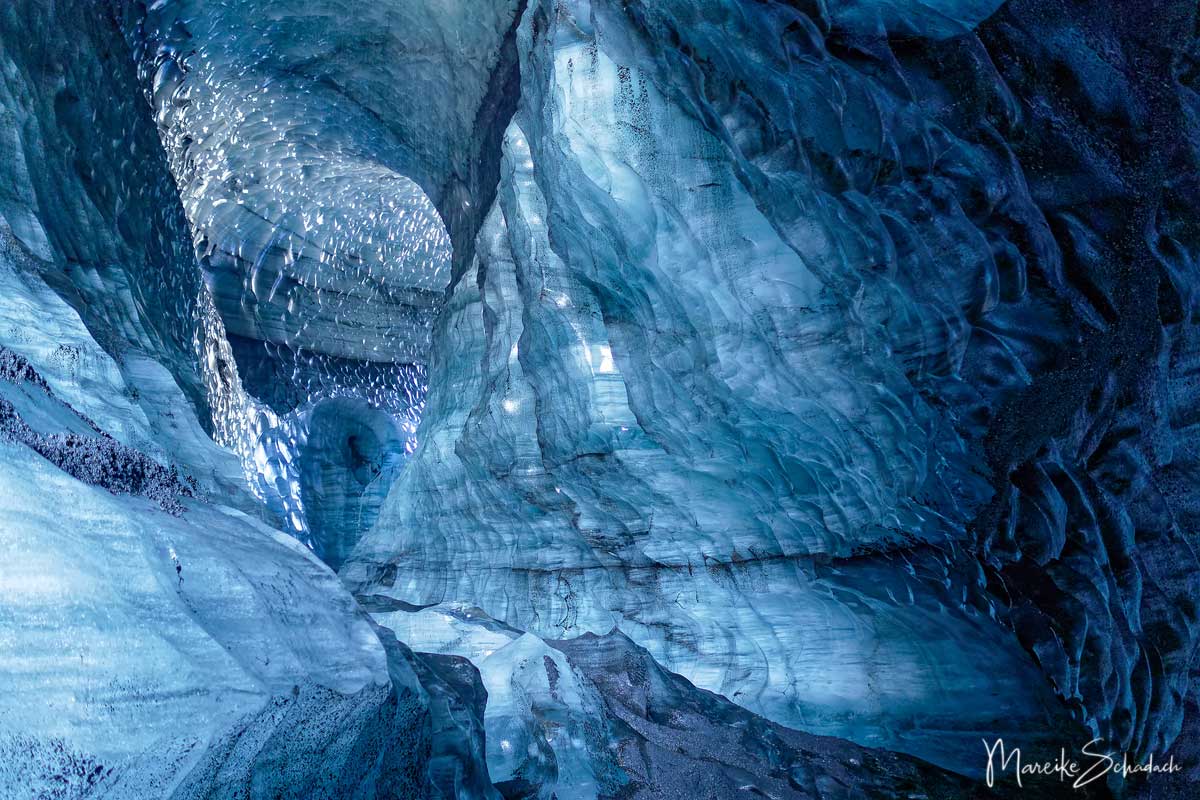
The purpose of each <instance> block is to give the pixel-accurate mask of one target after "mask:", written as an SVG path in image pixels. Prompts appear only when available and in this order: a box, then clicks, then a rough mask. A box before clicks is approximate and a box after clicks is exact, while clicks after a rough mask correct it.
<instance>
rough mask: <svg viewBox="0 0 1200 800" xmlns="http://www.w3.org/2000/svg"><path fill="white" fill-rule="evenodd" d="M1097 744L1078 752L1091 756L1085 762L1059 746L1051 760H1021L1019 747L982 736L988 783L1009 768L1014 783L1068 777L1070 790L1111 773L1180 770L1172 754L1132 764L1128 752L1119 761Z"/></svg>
mask: <svg viewBox="0 0 1200 800" xmlns="http://www.w3.org/2000/svg"><path fill="white" fill-rule="evenodd" d="M1099 744H1100V740H1099V739H1092V740H1091V741H1090V742H1088V743H1087V744H1085V745H1084V746H1083V747H1081V748H1080V753H1081V754H1082V755H1083V756H1085V757H1086V758H1088V759H1090V761H1087V762H1084V763H1080V761H1078V760H1076V759H1074V758H1068V757H1067V749H1066V748H1065V747H1063V748H1061V749H1060V750H1059V752H1058V756H1057V757H1056V758H1054V759H1052V760H1044V761H1024V760H1022V758H1021V748H1019V747H1014V748H1012V749H1011V750H1009V749H1007V748H1006V747H1005V746H1004V740H1003V739H996V740H995V741H994V742H992V743H991V744H988V741H987V739H984V740H983V747H984V750H985V751H986V752H987V785H988V786H989V787H991V786H994V785H995V782H996V775H997V773H999V774H1003V773H1004V772H1006V771H1009V770H1010V769H1011V771H1012V773H1013V775H1015V776H1016V779H1017V786H1022V785H1023V784H1022V782H1021V781H1022V778H1023V777H1027V776H1033V775H1037V776H1058V779H1059V781H1062V782H1064V783H1065V782H1066V781H1068V780H1069V781H1071V788H1073V789H1079V788H1082V787H1084V786H1087V785H1088V784H1089V783H1091V782H1092V781H1096V780H1099V779H1100V778H1103V777H1104V776H1105V775H1108V774H1110V773H1111V774H1113V775H1119V776H1121V777H1122V778H1125V777H1128V776H1129V775H1137V774H1143V775H1150V774H1153V773H1175V772H1181V771H1182V770H1183V767H1181V766H1179V765H1178V764H1176V763H1175V756H1173V755H1172V756H1170V757H1168V758H1167V760H1166V761H1165V762H1162V763H1155V761H1154V756H1153V754H1151V755H1150V757H1149V758H1148V759H1147V760H1146V761H1145V762H1144V763H1140V764H1139V763H1137V762H1134V763H1132V764H1131V763H1130V762H1129V754H1128V753H1122V754H1121V758H1120V760H1119V761H1118V759H1117V758H1116V757H1115V756H1113V755H1110V754H1108V753H1102V752H1099V751H1098V750H1096V749H1095V748H1097V747H1098V746H1099Z"/></svg>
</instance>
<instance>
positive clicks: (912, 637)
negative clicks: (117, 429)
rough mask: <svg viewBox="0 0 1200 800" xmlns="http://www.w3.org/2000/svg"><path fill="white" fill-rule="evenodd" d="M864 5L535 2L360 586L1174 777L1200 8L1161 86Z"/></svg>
mask: <svg viewBox="0 0 1200 800" xmlns="http://www.w3.org/2000/svg"><path fill="white" fill-rule="evenodd" d="M850 7H851V4H837V3H828V4H820V3H808V4H806V3H756V4H742V3H726V2H715V1H714V2H683V1H682V0H663V2H655V3H618V2H609V1H608V0H594V2H584V0H577V1H574V2H530V3H529V5H528V7H527V9H526V11H525V14H524V15H523V17H522V22H521V25H520V27H519V29H518V47H517V50H518V52H519V53H520V57H521V61H520V80H521V94H520V101H519V105H518V108H517V111H516V113H515V116H514V117H513V120H512V122H511V124H510V125H509V127H508V129H507V131H506V134H505V137H504V141H503V160H502V167H501V181H500V186H499V190H498V192H497V197H496V200H495V202H494V204H493V205H492V206H491V207H490V209H489V211H488V213H487V215H486V217H485V222H484V225H483V227H482V229H481V231H480V234H479V236H478V239H477V240H476V246H475V249H474V253H473V261H472V262H471V264H470V265H469V266H467V267H466V268H465V272H464V274H463V275H462V277H461V278H458V279H457V280H456V282H455V284H454V286H453V289H452V293H451V296H450V300H449V303H448V306H447V308H446V310H445V312H444V313H443V315H442V316H441V317H440V318H439V320H438V323H437V326H436V328H435V331H434V339H433V341H434V344H433V354H434V357H433V360H432V362H431V365H430V372H429V380H430V390H429V395H428V398H427V405H426V409H425V414H424V418H423V421H422V427H421V429H420V432H419V434H418V439H419V444H418V447H417V450H416V452H415V453H414V454H413V456H412V459H411V460H410V462H409V464H408V466H407V467H406V469H405V471H404V472H403V474H402V475H401V477H400V478H399V480H398V481H397V483H396V484H395V485H394V487H393V489H392V491H391V493H390V494H389V496H388V498H387V500H386V501H385V502H384V504H383V506H382V508H381V511H380V515H379V518H378V520H377V522H376V524H375V526H374V528H372V529H371V531H369V532H368V533H367V534H366V536H365V537H364V538H363V540H362V541H361V542H360V543H359V545H358V546H357V548H356V549H355V551H354V553H353V555H352V556H351V558H350V560H349V561H348V562H347V563H346V564H345V565H344V566H343V568H342V569H341V574H342V576H343V578H344V579H345V580H346V581H347V582H348V583H349V584H350V585H351V586H352V587H353V588H354V590H355V591H356V593H362V594H370V595H386V596H390V597H392V598H395V599H397V600H400V601H404V602H407V603H412V604H428V603H438V602H447V601H461V602H467V603H470V604H473V605H476V606H478V607H479V608H481V609H482V610H483V611H484V612H486V613H487V614H488V615H490V616H492V617H494V618H496V619H498V620H501V621H502V622H504V623H505V624H508V625H511V626H513V627H514V628H517V629H519V630H524V631H529V632H531V633H533V634H536V635H538V636H542V637H546V638H562V637H572V636H577V635H579V634H581V633H584V632H593V633H598V634H602V633H606V632H608V631H609V630H610V629H611V628H613V627H614V626H615V627H617V628H618V629H619V630H620V631H621V632H622V633H624V634H625V635H627V636H628V637H630V638H631V639H632V640H633V641H635V642H637V643H638V644H639V645H641V646H643V647H645V648H646V649H647V650H648V651H649V652H650V653H651V654H652V655H653V657H654V658H655V659H656V660H657V661H658V662H659V663H660V664H662V665H663V666H664V667H666V668H667V669H669V670H671V671H673V672H676V673H679V674H680V675H683V676H684V677H686V678H687V679H689V680H690V681H692V682H693V683H695V684H696V685H697V686H699V687H702V688H704V689H708V690H710V691H713V692H717V693H720V694H722V695H724V696H726V697H729V698H730V699H732V700H733V701H735V702H737V703H739V704H740V705H742V706H744V707H746V708H748V709H750V710H753V711H755V712H757V713H759V714H762V715H764V716H766V717H767V718H769V719H771V720H774V721H776V722H780V723H782V724H785V725H788V726H792V727H796V728H799V729H802V730H806V731H812V732H817V733H823V734H829V735H836V736H841V737H846V738H849V739H852V740H854V741H856V742H859V743H862V744H867V745H870V746H883V747H888V748H893V749H897V750H901V751H903V752H907V753H913V754H917V755H920V756H921V757H923V758H927V759H930V760H933V761H934V762H936V763H939V764H943V765H946V766H950V767H952V768H955V769H959V770H963V771H966V772H973V771H977V770H978V769H979V765H978V754H977V752H976V749H977V745H978V741H979V738H980V736H981V735H985V732H987V731H991V732H993V733H994V734H996V735H1000V734H1004V735H1006V736H1014V735H1019V736H1021V737H1022V739H1023V740H1024V741H1027V742H1030V743H1031V744H1030V746H1031V747H1035V746H1037V744H1036V743H1037V742H1039V741H1042V742H1046V743H1049V742H1053V741H1061V740H1063V739H1064V737H1065V738H1067V739H1071V738H1072V737H1074V736H1077V735H1082V734H1080V733H1077V732H1074V730H1075V729H1074V727H1073V726H1075V725H1080V726H1083V727H1085V728H1087V729H1090V730H1091V731H1092V732H1093V733H1094V734H1095V735H1098V736H1101V737H1104V738H1105V739H1106V740H1108V741H1110V742H1113V743H1119V746H1120V747H1122V748H1126V749H1128V750H1129V751H1130V752H1131V753H1132V752H1137V753H1141V754H1142V755H1143V757H1144V756H1145V755H1146V754H1148V753H1150V752H1155V753H1159V754H1162V753H1163V752H1164V751H1165V750H1166V749H1167V748H1169V747H1170V745H1171V743H1172V741H1173V740H1174V737H1175V735H1176V734H1177V732H1178V731H1179V726H1180V723H1181V719H1182V714H1183V707H1184V706H1183V703H1182V702H1181V699H1182V697H1183V696H1184V695H1185V694H1186V692H1188V691H1189V683H1188V682H1189V668H1190V667H1189V665H1191V664H1192V663H1193V659H1194V657H1195V652H1196V646H1197V620H1196V606H1195V603H1194V602H1193V601H1192V600H1191V599H1189V598H1194V597H1195V596H1196V592H1197V589H1198V586H1197V580H1198V575H1200V573H1197V572H1196V569H1195V568H1196V566H1197V559H1196V555H1195V550H1194V547H1193V545H1192V542H1191V540H1190V539H1189V538H1188V537H1189V535H1190V534H1188V530H1189V528H1188V520H1189V519H1192V518H1193V517H1192V516H1190V515H1192V514H1193V513H1194V512H1193V511H1192V509H1194V507H1195V506H1194V488H1184V487H1185V486H1188V485H1191V486H1193V487H1194V481H1193V478H1194V476H1195V475H1196V472H1195V469H1196V462H1195V456H1196V449H1195V441H1196V439H1195V431H1194V428H1193V427H1192V425H1193V423H1192V421H1191V420H1192V419H1193V418H1194V408H1195V405H1194V404H1195V398H1194V396H1193V395H1192V394H1191V393H1190V390H1189V391H1188V392H1184V393H1182V394H1181V393H1179V391H1178V390H1177V389H1173V388H1172V387H1173V386H1177V385H1179V383H1178V382H1179V381H1183V382H1185V383H1188V382H1189V381H1190V378H1186V377H1184V375H1190V374H1191V372H1192V370H1193V369H1194V368H1193V366H1191V365H1192V360H1191V359H1190V357H1188V356H1186V355H1183V354H1182V353H1183V352H1184V351H1186V350H1187V348H1188V347H1189V345H1188V344H1187V342H1190V341H1191V334H1190V333H1189V331H1191V330H1192V326H1193V325H1194V319H1195V310H1196V306H1195V299H1196V294H1195V285H1196V280H1195V262H1194V260H1193V259H1194V253H1195V249H1194V248H1195V246H1196V244H1197V240H1196V232H1195V229H1194V226H1193V225H1188V224H1187V223H1186V222H1185V220H1186V219H1187V215H1188V213H1189V212H1188V211H1187V209H1188V207H1189V204H1190V202H1191V200H1190V199H1195V190H1196V186H1195V181H1194V180H1192V179H1187V178H1184V179H1181V180H1179V181H1178V182H1176V183H1172V184H1169V185H1167V186H1166V188H1164V184H1162V183H1161V181H1159V180H1158V179H1157V178H1156V176H1157V175H1161V174H1164V172H1166V173H1170V172H1171V171H1172V170H1173V171H1175V172H1176V173H1177V174H1181V175H1194V167H1195V163H1196V152H1195V149H1194V145H1189V144H1188V143H1189V142H1194V140H1195V139H1194V136H1195V131H1194V127H1193V120H1194V119H1195V111H1196V105H1195V93H1194V92H1193V91H1192V89H1191V88H1190V86H1191V84H1190V83H1188V81H1190V80H1192V78H1191V77H1189V76H1192V75H1194V70H1193V71H1191V72H1189V71H1188V69H1189V68H1187V67H1184V66H1179V63H1180V62H1178V61H1176V60H1175V57H1174V56H1173V55H1171V54H1172V53H1181V54H1186V53H1189V52H1192V51H1191V50H1190V49H1189V48H1193V47H1194V36H1195V32H1194V27H1193V26H1192V22H1194V9H1191V10H1189V9H1187V8H1185V7H1184V6H1183V5H1181V4H1170V3H1167V4H1162V5H1161V6H1156V8H1155V11H1154V13H1153V14H1152V15H1150V17H1149V18H1148V19H1152V20H1154V21H1155V22H1156V24H1159V25H1161V26H1162V30H1164V31H1169V32H1170V36H1169V37H1168V40H1169V42H1170V45H1169V46H1168V47H1165V48H1161V49H1156V50H1154V56H1153V57H1150V56H1143V55H1142V49H1143V44H1142V42H1141V39H1140V38H1139V37H1140V36H1141V35H1142V34H1141V33H1140V32H1139V31H1140V30H1141V28H1139V27H1136V26H1135V27H1134V28H1123V27H1121V25H1120V24H1119V23H1118V22H1116V21H1115V20H1116V19H1117V18H1118V17H1119V16H1120V15H1117V14H1112V13H1110V12H1111V9H1110V10H1109V11H1108V12H1105V11H1101V10H1097V11H1095V12H1094V13H1087V14H1078V13H1076V12H1075V11H1074V10H1073V9H1074V8H1075V7H1074V6H1073V5H1071V4H1069V3H1057V2H1041V3H1031V2H1030V3H1024V2H1013V3H1009V4H1007V5H1006V6H1005V7H1004V8H1002V9H1000V10H999V11H998V12H997V13H996V14H995V15H994V16H992V17H990V18H988V19H987V21H986V22H982V23H981V24H978V25H977V27H976V28H975V31H974V32H966V33H964V32H963V31H965V30H966V29H967V28H970V27H971V26H974V25H975V24H976V23H980V22H981V20H982V19H983V18H984V17H986V16H987V14H988V12H990V11H993V10H995V9H994V7H992V6H990V5H989V6H987V7H985V5H984V4H970V3H964V4H948V3H946V4H925V3H916V4H903V3H878V4H874V3H872V4H858V5H857V6H855V7H856V8H858V9H859V11H863V13H864V14H866V11H864V9H867V10H869V9H875V10H876V11H880V10H881V9H885V8H886V9H888V12H887V13H882V11H880V13H874V12H872V13H871V14H866V16H861V17H860V16H859V14H858V12H854V13H853V14H850V16H847V14H849V13H850V12H849V11H847V9H849V8H850ZM939 7H940V8H942V9H947V8H951V7H953V8H956V9H961V10H963V12H964V14H963V17H962V19H961V20H959V22H962V23H964V25H963V26H962V27H961V28H960V29H957V32H958V33H959V34H960V35H956V36H950V35H949V31H947V30H946V29H945V28H944V27H943V26H942V24H941V22H935V21H934V17H932V16H927V15H926V12H928V11H931V10H933V9H936V8H939ZM823 8H824V9H827V10H828V14H827V15H825V14H823V13H822V11H821V9H823ZM905 9H915V10H914V11H913V13H912V14H902V16H903V17H904V20H905V24H903V25H897V26H893V29H894V30H895V31H896V32H897V35H896V36H895V37H894V38H893V39H890V40H889V39H888V38H886V37H885V36H884V35H883V32H884V28H885V27H886V26H887V25H888V21H889V19H892V17H891V16H890V15H891V14H892V13H893V12H898V13H899V12H903V10H905ZM806 10H807V11H808V12H809V13H807V14H806V13H805V11H806ZM977 12H978V13H977ZM1106 14H1107V16H1106ZM868 17H869V20H868ZM939 19H940V17H939ZM864 20H868V21H864ZM868 22H869V24H868ZM881 25H882V26H883V27H881ZM1171 48H1174V49H1173V50H1172V49H1171ZM1180 58H1183V59H1184V61H1185V62H1186V56H1180ZM1135 59H1138V60H1137V62H1136V63H1138V65H1139V66H1138V67H1137V68H1136V69H1133V70H1129V69H1125V68H1123V65H1124V64H1126V63H1131V62H1133V61H1134V60H1135ZM1039 60H1041V61H1045V62H1050V61H1053V62H1054V63H1056V64H1059V65H1060V68H1059V71H1058V72H1056V73H1050V72H1046V71H1042V70H1038V69H1033V68H1029V67H1027V66H1026V65H1027V64H1030V63H1038V62H1039ZM1180 71H1182V72H1180ZM1177 73H1178V74H1181V75H1183V76H1184V77H1182V78H1180V79H1179V82H1178V83H1176V82H1175V75H1176V74H1177ZM1162 87H1167V88H1162ZM1085 120H1086V122H1084V121H1085ZM1167 131H1173V132H1175V133H1167ZM1113 148H1118V149H1117V150H1115V151H1114V150H1113ZM1114 152H1128V153H1133V152H1138V153H1144V154H1145V155H1144V156H1143V157H1142V159H1141V160H1134V161H1129V160H1127V159H1124V158H1122V157H1119V156H1115V155H1113V153H1114ZM1089 187H1090V188H1089ZM1159 196H1161V198H1162V200H1161V209H1162V210H1161V211H1159V212H1158V213H1157V216H1147V214H1148V213H1150V212H1148V210H1147V209H1153V208H1155V207H1157V206H1156V205H1155V204H1156V203H1157V202H1159V201H1156V200H1148V199H1147V197H1159ZM1189 198H1190V199H1189ZM1138 226H1140V227H1138ZM1144 231H1148V233H1143V232H1144ZM1155 309H1158V313H1157V315H1156V313H1155ZM1156 316H1157V318H1158V319H1161V320H1162V324H1161V326H1160V325H1158V324H1157V320H1156ZM1180 348H1183V350H1180ZM1134 365H1138V366H1134ZM1147 365H1157V366H1156V367H1155V368H1153V369H1147V371H1141V369H1140V367H1144V366H1147ZM1188 385H1189V386H1190V385H1191V384H1190V383H1188ZM1168 409H1175V410H1173V411H1172V410H1168ZM1184 409H1191V411H1185V410H1184ZM1184 475H1186V476H1188V477H1186V478H1185V477H1182V476H1184ZM1189 482H1191V483H1190V484H1189ZM1168 487H1171V488H1168ZM1151 586H1153V587H1154V588H1153V590H1150V589H1149V587H1151ZM1043 737H1044V738H1043Z"/></svg>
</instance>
